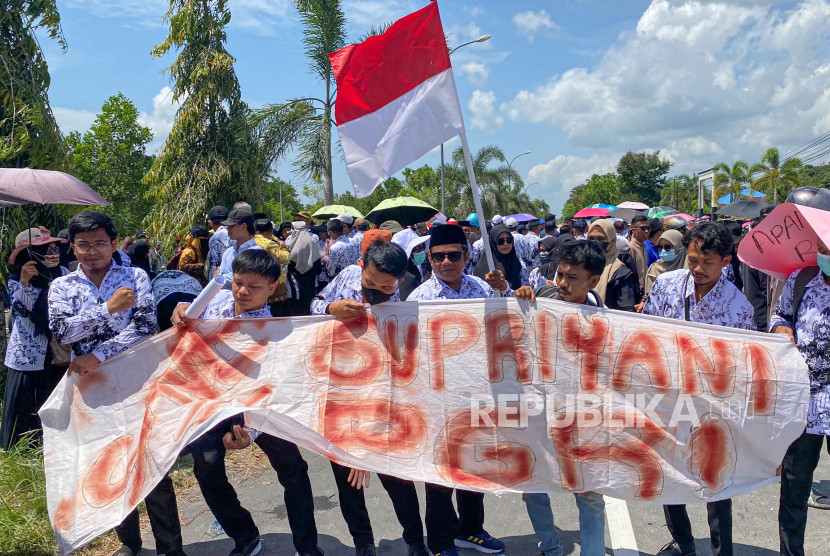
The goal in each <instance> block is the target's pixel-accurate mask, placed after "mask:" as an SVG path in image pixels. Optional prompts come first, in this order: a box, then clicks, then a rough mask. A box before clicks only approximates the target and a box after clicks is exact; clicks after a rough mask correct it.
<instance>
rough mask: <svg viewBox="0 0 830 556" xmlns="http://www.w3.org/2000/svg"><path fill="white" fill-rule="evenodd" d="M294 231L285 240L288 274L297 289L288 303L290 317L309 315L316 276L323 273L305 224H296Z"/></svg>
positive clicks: (315, 285) (318, 256) (314, 244)
mask: <svg viewBox="0 0 830 556" xmlns="http://www.w3.org/2000/svg"><path fill="white" fill-rule="evenodd" d="M296 224H297V226H296V228H297V229H295V230H293V231H292V232H291V235H290V236H289V238H288V239H287V240H286V244H288V245H290V248H291V253H290V255H289V259H290V261H291V262H290V263H289V264H288V274H289V276H293V277H294V280H295V281H296V283H297V286H298V288H299V293H298V296H297V298H296V300H294V299H292V300H291V301H289V311H290V313H291V315H292V316H302V315H310V314H311V300H312V299H314V296H315V295H316V294H317V275H318V274H320V272H324V270H323V264H322V262H321V258H322V256H323V254H322V252H321V251H320V246H319V245H318V244H317V242H316V241H315V240H314V238H313V237H312V235H311V234H310V233H308V230H306V229H305V222H302V221H299V222H297V223H296Z"/></svg>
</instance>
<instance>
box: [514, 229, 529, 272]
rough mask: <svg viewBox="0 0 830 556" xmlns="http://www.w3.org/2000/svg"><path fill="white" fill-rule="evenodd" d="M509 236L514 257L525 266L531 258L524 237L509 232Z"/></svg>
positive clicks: (517, 233)
mask: <svg viewBox="0 0 830 556" xmlns="http://www.w3.org/2000/svg"><path fill="white" fill-rule="evenodd" d="M510 235H512V236H513V249H515V251H516V256H517V257H519V259H521V260H523V261H524V263H525V264H526V265H527V264H528V263H529V261H530V260H531V256H530V248H529V245H528V243H527V241H525V236H523V235H522V234H520V233H519V232H510Z"/></svg>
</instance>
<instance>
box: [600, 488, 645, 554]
mask: <svg viewBox="0 0 830 556" xmlns="http://www.w3.org/2000/svg"><path fill="white" fill-rule="evenodd" d="M605 516H606V518H607V519H608V532H609V534H610V535H611V550H613V551H614V556H639V554H640V551H639V550H638V549H637V539H636V538H634V528H633V527H632V526H631V516H630V515H629V514H628V504H626V503H625V500H620V499H619V498H611V497H610V496H605Z"/></svg>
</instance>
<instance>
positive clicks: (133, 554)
mask: <svg viewBox="0 0 830 556" xmlns="http://www.w3.org/2000/svg"><path fill="white" fill-rule="evenodd" d="M139 552H141V547H140V546H139V547H138V548H137V549H135V550H133V549H132V548H130V547H129V546H127V545H126V544H122V545H121V548H119V549H118V550H116V551H115V552H113V554H112V556H138V553H139Z"/></svg>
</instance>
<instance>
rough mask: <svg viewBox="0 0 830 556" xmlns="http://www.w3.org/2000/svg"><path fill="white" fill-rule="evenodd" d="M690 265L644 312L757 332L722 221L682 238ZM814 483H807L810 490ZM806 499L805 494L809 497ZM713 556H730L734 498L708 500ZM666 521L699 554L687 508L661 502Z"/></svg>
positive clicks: (682, 544)
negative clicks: (732, 267) (732, 276)
mask: <svg viewBox="0 0 830 556" xmlns="http://www.w3.org/2000/svg"><path fill="white" fill-rule="evenodd" d="M683 245H684V246H685V247H686V250H687V263H688V265H687V268H680V269H678V270H674V271H671V272H666V273H663V274H661V275H660V276H659V277H658V278H657V280H656V281H655V282H654V284H653V286H652V289H651V292H650V293H649V296H648V299H646V302H645V306H644V307H643V313H644V314H647V315H656V316H659V317H666V318H672V319H678V320H687V321H691V322H699V323H702V324H713V325H717V326H727V327H730V328H740V329H743V330H755V320H754V312H753V308H752V304H750V303H749V301H748V300H747V299H746V296H744V294H743V293H741V291H740V290H739V289H738V288H737V287H735V285H734V284H732V283H731V282H730V281H729V280H727V279H726V277H725V276H724V274H723V268H724V267H726V266H727V265H728V264H729V263H730V261H731V260H732V256H731V253H732V235H731V234H730V233H729V230H727V229H726V227H725V226H723V225H722V224H720V223H717V222H705V223H702V224H700V225H698V226H696V227H695V228H694V229H693V230H690V231H689V232H688V233H687V234H686V236H685V237H684V239H683ZM809 484H810V482H809V481H807V485H808V490H809ZM805 501H806V497H805ZM706 508H707V513H708V519H709V531H710V536H711V542H712V554H713V556H731V555H732V500H731V499H726V500H719V501H717V502H708V503H707V504H706ZM663 511H664V513H665V516H666V525H667V526H668V528H669V533H671V535H672V539H673V541H672V542H671V543H669V545H667V547H668V548H673V547H677V549H678V550H679V551H680V554H682V555H683V556H690V555H693V554H695V541H694V536H692V526H691V522H690V521H689V516H688V513H687V512H686V506H685V505H683V504H678V505H670V506H663Z"/></svg>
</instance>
